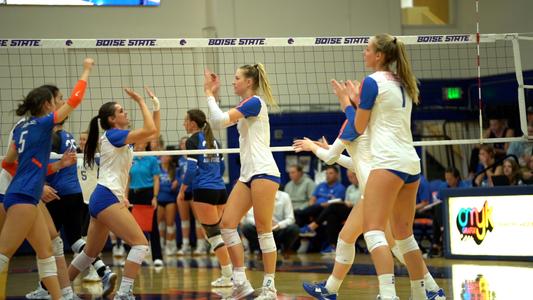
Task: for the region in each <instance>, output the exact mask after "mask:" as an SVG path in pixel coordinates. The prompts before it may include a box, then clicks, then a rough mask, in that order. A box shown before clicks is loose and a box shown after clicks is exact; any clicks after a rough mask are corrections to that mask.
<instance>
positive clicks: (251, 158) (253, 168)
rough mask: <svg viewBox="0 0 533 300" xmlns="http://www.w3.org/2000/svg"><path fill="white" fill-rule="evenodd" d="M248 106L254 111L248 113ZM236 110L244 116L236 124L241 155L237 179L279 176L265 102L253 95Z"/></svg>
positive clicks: (244, 180) (246, 179)
mask: <svg viewBox="0 0 533 300" xmlns="http://www.w3.org/2000/svg"><path fill="white" fill-rule="evenodd" d="M248 106H250V107H248ZM249 108H250V109H251V110H252V111H254V110H255V113H254V112H251V113H250V110H249ZM237 110H239V111H241V113H243V114H244V116H245V118H243V119H240V120H239V122H238V124H237V129H238V130H239V134H240V136H239V145H240V157H241V176H240V178H239V181H242V182H248V181H250V179H251V178H252V176H254V175H258V174H267V175H272V176H278V177H279V176H280V173H279V169H278V166H277V165H276V161H275V160H274V157H273V156H272V152H271V151H270V123H269V120H268V110H267V105H266V103H265V102H264V101H263V100H262V99H261V98H259V97H258V96H253V97H251V98H249V99H246V100H243V101H242V102H241V103H240V104H239V106H237Z"/></svg>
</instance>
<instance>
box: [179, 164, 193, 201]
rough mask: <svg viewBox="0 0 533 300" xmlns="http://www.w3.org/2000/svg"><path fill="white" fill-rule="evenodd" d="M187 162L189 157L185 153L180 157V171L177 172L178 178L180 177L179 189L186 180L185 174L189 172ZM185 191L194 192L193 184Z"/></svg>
mask: <svg viewBox="0 0 533 300" xmlns="http://www.w3.org/2000/svg"><path fill="white" fill-rule="evenodd" d="M187 164H188V162H187V157H186V156H183V155H182V156H180V158H179V159H178V171H177V173H176V174H177V175H176V178H177V179H178V191H179V189H180V188H181V185H182V184H183V181H184V180H185V174H186V173H187ZM185 192H186V193H192V186H191V185H189V186H188V187H187V189H186V190H185Z"/></svg>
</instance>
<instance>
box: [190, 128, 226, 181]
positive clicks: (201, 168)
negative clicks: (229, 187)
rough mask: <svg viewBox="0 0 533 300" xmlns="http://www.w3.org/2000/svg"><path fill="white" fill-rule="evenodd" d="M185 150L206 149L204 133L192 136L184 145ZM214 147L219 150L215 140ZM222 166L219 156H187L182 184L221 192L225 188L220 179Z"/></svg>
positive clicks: (221, 159)
mask: <svg viewBox="0 0 533 300" xmlns="http://www.w3.org/2000/svg"><path fill="white" fill-rule="evenodd" d="M186 146H187V150H197V149H207V142H206V140H205V137H204V133H203V132H201V131H199V132H197V133H195V134H193V135H192V136H191V137H190V138H189V139H188V140H187V143H186ZM215 147H216V148H219V144H218V141H216V140H215ZM222 164H224V161H223V157H222V155H221V154H211V155H204V154H199V155H189V156H188V157H187V172H186V173H185V179H184V183H185V184H186V185H191V184H192V187H193V190H195V189H211V190H223V189H225V188H226V186H225V185H224V180H223V179H222V172H224V170H223V168H221V165H222Z"/></svg>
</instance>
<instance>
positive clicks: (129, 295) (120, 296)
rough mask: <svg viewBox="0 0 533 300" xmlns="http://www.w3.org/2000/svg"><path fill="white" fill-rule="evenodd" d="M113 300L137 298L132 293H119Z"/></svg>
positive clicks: (133, 299) (132, 299)
mask: <svg viewBox="0 0 533 300" xmlns="http://www.w3.org/2000/svg"><path fill="white" fill-rule="evenodd" d="M113 299H114V300H135V296H134V295H133V293H132V292H129V293H121V292H117V293H116V294H115V298H113Z"/></svg>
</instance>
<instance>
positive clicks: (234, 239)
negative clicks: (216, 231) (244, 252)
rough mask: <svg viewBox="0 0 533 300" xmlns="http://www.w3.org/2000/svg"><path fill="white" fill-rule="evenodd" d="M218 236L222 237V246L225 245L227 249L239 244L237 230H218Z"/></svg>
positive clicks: (239, 239)
mask: <svg viewBox="0 0 533 300" xmlns="http://www.w3.org/2000/svg"><path fill="white" fill-rule="evenodd" d="M220 234H221V235H222V240H224V244H226V246H227V247H228V248H229V247H233V246H236V245H238V244H240V243H241V237H240V236H239V233H238V232H237V229H220Z"/></svg>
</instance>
